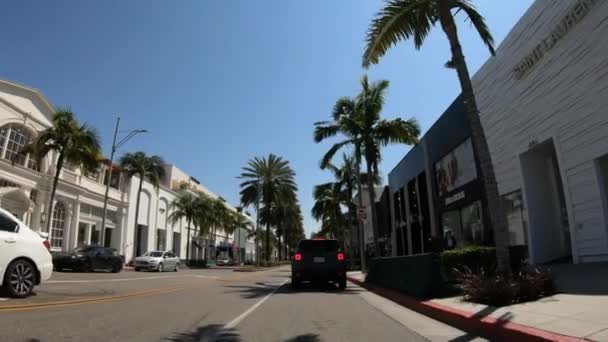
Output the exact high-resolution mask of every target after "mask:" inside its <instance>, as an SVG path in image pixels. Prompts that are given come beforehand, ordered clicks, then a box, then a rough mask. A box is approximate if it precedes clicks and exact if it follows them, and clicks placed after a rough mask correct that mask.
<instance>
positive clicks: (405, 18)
mask: <svg viewBox="0 0 608 342" xmlns="http://www.w3.org/2000/svg"><path fill="white" fill-rule="evenodd" d="M460 11H462V12H464V13H465V14H466V15H467V17H468V18H469V20H470V21H471V24H472V25H473V26H474V27H475V29H476V30H477V32H478V33H479V36H480V37H481V40H482V41H483V43H484V44H485V45H486V46H487V47H488V49H489V51H490V54H491V55H492V56H494V55H495V50H494V38H493V37H492V34H491V33H490V30H489V28H488V26H487V25H486V23H485V19H484V18H483V17H482V16H481V14H479V12H477V10H476V9H475V7H474V6H473V5H472V4H471V1H470V0H389V1H388V2H387V3H386V6H385V7H384V8H383V9H382V10H381V11H380V13H378V14H377V15H376V17H375V18H374V19H373V20H372V23H371V25H370V28H369V31H368V34H367V47H366V49H365V52H364V54H363V66H364V67H366V68H367V67H369V65H370V64H377V63H378V62H379V60H380V58H381V57H382V56H383V55H384V54H385V53H386V52H387V51H388V50H389V48H391V47H392V46H393V45H395V44H397V43H398V42H399V41H401V40H409V39H413V40H414V46H415V48H416V49H420V47H421V46H422V44H423V43H424V41H425V39H426V37H427V36H428V33H429V32H430V30H431V27H432V26H434V25H435V24H436V23H437V22H439V24H441V28H442V29H443V32H444V33H445V34H446V36H447V39H448V42H449V43H450V49H451V51H452V58H451V59H450V60H449V61H448V62H447V63H446V67H448V68H453V69H456V73H457V74H458V80H459V81H460V87H461V89H462V97H463V100H464V104H465V107H466V110H467V119H468V121H469V126H470V127H471V141H472V143H473V148H474V150H475V155H476V157H477V160H479V167H480V170H481V178H482V179H483V182H484V189H485V192H486V198H487V201H488V211H489V214H490V219H491V221H492V227H494V241H495V244H496V254H497V260H498V268H499V270H501V271H502V272H503V273H505V274H508V273H510V272H511V267H510V262H509V248H508V241H509V240H508V224H507V219H506V216H505V212H504V210H503V208H502V201H501V199H500V196H499V194H498V185H497V183H496V176H495V174H494V169H493V166H492V157H491V155H490V149H489V147H488V142H487V140H486V136H485V132H484V129H483V126H482V124H481V119H480V117H479V109H478V107H477V102H476V100H475V94H474V92H473V84H472V82H471V77H470V75H469V69H468V67H467V63H466V61H465V58H464V54H463V53H462V47H461V46H460V40H459V38H458V30H457V27H456V22H455V21H454V15H455V14H456V13H458V12H460Z"/></svg>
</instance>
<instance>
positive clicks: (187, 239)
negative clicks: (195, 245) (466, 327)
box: [186, 217, 192, 265]
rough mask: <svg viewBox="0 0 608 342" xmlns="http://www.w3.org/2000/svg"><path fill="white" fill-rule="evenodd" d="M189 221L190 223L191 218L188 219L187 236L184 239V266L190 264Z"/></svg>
mask: <svg viewBox="0 0 608 342" xmlns="http://www.w3.org/2000/svg"><path fill="white" fill-rule="evenodd" d="M190 221H192V218H191V217H188V226H187V227H188V228H187V230H188V236H187V237H186V265H188V264H190V245H191V244H192V241H191V237H190Z"/></svg>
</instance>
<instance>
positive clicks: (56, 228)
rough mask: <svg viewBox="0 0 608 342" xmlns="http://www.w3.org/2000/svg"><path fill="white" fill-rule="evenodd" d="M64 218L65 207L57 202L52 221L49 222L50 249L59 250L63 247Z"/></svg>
mask: <svg viewBox="0 0 608 342" xmlns="http://www.w3.org/2000/svg"><path fill="white" fill-rule="evenodd" d="M65 217H66V212H65V205H64V204H63V203H61V202H57V204H55V209H53V221H52V222H51V247H54V248H61V247H62V246H63V232H64V229H65Z"/></svg>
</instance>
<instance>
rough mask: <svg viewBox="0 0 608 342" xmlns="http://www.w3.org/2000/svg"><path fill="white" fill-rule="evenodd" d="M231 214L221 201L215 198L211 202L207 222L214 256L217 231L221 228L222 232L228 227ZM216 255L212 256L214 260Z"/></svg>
mask: <svg viewBox="0 0 608 342" xmlns="http://www.w3.org/2000/svg"><path fill="white" fill-rule="evenodd" d="M230 215H231V212H230V211H229V210H228V207H226V203H224V201H223V200H221V199H219V198H217V199H212V200H211V208H210V215H209V222H210V223H211V245H212V246H213V252H214V254H215V249H216V246H215V245H216V236H217V229H218V228H219V227H221V228H222V229H223V230H225V229H226V226H227V225H229V220H230ZM215 257H216V255H214V256H213V258H214V259H215Z"/></svg>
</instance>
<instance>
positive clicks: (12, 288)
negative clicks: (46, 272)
mask: <svg viewBox="0 0 608 342" xmlns="http://www.w3.org/2000/svg"><path fill="white" fill-rule="evenodd" d="M4 283H5V284H6V288H7V290H8V294H9V295H10V296H11V297H15V298H25V297H27V296H29V295H30V294H31V293H32V290H33V289H34V284H36V268H35V267H34V264H32V263H31V262H29V261H27V260H17V261H13V262H12V263H11V264H10V265H8V267H7V269H6V275H5V276H4Z"/></svg>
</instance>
